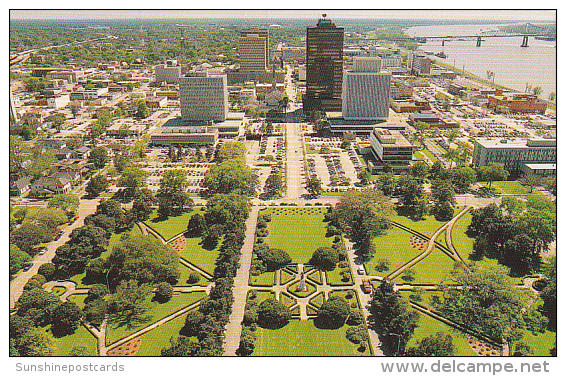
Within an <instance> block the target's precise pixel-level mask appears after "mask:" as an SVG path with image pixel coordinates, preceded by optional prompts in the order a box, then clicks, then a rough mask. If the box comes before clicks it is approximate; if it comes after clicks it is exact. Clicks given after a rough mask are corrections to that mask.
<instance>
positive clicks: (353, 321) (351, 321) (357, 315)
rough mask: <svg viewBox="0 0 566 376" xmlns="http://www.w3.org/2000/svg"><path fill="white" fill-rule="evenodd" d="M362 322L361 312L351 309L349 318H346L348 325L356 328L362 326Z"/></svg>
mask: <svg viewBox="0 0 566 376" xmlns="http://www.w3.org/2000/svg"><path fill="white" fill-rule="evenodd" d="M363 322H364V315H363V313H362V311H360V310H359V309H353V310H352V312H350V317H348V325H351V326H356V325H360V324H363Z"/></svg>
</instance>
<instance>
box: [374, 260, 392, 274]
mask: <svg viewBox="0 0 566 376" xmlns="http://www.w3.org/2000/svg"><path fill="white" fill-rule="evenodd" d="M390 266H391V262H390V261H389V260H388V259H385V258H382V259H379V260H377V263H376V265H375V271H376V272H379V273H381V272H386V271H388V270H389V267H390Z"/></svg>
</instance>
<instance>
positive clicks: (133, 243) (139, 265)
mask: <svg viewBox="0 0 566 376" xmlns="http://www.w3.org/2000/svg"><path fill="white" fill-rule="evenodd" d="M108 264H109V267H110V272H109V274H108V275H109V279H110V280H112V281H114V282H115V283H116V282H119V281H124V280H136V281H138V282H139V283H157V282H169V283H170V284H172V285H173V284H176V283H177V280H178V279H179V276H180V272H179V255H178V254H177V253H176V252H175V251H173V250H171V248H169V246H167V245H165V244H162V243H161V242H160V241H159V240H157V239H155V238H153V237H151V236H143V235H132V236H130V237H129V238H127V239H125V240H123V241H121V242H120V243H118V244H117V245H115V246H114V247H113V248H112V253H111V254H110V256H109V257H108Z"/></svg>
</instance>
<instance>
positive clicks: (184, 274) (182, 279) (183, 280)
mask: <svg viewBox="0 0 566 376" xmlns="http://www.w3.org/2000/svg"><path fill="white" fill-rule="evenodd" d="M179 271H180V272H181V275H180V276H179V279H178V280H177V284H176V285H175V286H203V287H206V286H208V284H209V283H210V281H209V280H208V279H206V277H205V276H204V275H202V274H201V273H199V274H200V280H199V281H198V282H197V283H195V284H194V285H189V284H188V283H187V280H188V279H189V274H191V273H192V272H193V270H192V269H189V268H187V267H186V266H185V265H183V264H179Z"/></svg>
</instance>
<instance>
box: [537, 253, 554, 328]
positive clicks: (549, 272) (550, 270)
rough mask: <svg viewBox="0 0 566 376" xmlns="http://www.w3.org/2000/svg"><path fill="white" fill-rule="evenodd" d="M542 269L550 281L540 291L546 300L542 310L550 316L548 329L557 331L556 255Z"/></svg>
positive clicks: (542, 297)
mask: <svg viewBox="0 0 566 376" xmlns="http://www.w3.org/2000/svg"><path fill="white" fill-rule="evenodd" d="M542 269H543V273H544V275H545V276H546V277H547V279H548V282H547V284H546V287H545V288H544V289H543V290H542V292H541V293H540V297H541V299H542V300H543V302H544V303H543V305H542V307H541V308H540V311H541V313H542V314H543V315H544V316H546V317H547V318H548V329H549V330H553V331H555V330H556V322H557V316H556V315H557V300H556V299H557V297H556V285H557V281H556V256H552V257H550V259H549V260H548V261H547V263H546V264H545V265H544V266H543V268H542Z"/></svg>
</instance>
